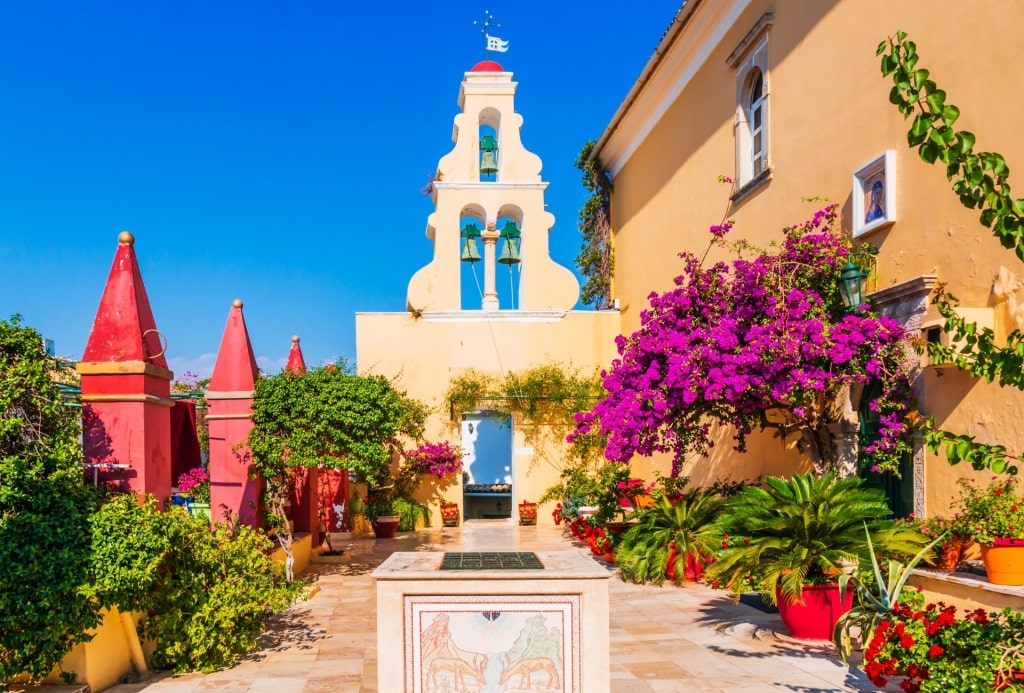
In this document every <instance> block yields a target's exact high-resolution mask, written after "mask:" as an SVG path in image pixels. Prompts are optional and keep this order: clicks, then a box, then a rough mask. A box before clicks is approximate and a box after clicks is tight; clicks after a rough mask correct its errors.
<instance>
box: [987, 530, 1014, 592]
mask: <svg viewBox="0 0 1024 693" xmlns="http://www.w3.org/2000/svg"><path fill="white" fill-rule="evenodd" d="M981 560H982V562H984V564H985V572H986V573H987V574H988V581H989V582H991V583H992V584H993V585H1024V540H1021V539H996V540H995V541H994V542H993V543H992V545H987V544H986V545H982V547H981Z"/></svg>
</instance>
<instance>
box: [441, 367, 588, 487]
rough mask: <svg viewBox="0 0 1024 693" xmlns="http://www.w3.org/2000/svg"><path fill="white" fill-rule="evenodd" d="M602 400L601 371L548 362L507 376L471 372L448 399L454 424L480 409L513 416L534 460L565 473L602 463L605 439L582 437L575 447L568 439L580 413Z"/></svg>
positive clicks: (451, 390) (457, 382) (456, 382)
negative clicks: (534, 456) (567, 468)
mask: <svg viewBox="0 0 1024 693" xmlns="http://www.w3.org/2000/svg"><path fill="white" fill-rule="evenodd" d="M603 396H604V389H603V387H602V385H601V377H600V375H599V374H598V373H596V372H590V373H588V372H584V371H581V370H579V369H576V368H573V367H571V366H563V365H561V364H546V365H542V366H535V367H533V368H530V369H527V370H524V371H519V372H510V373H507V374H506V375H505V376H504V377H503V378H497V377H494V376H492V375H488V374H486V373H481V372H480V371H477V370H472V369H470V370H467V371H465V372H463V373H462V374H460V375H458V376H456V377H455V378H453V379H452V381H451V384H450V385H449V387H448V390H447V392H445V397H444V401H445V402H446V404H447V406H448V407H449V412H450V415H451V421H452V423H453V425H458V423H459V422H461V421H462V419H463V418H464V417H465V416H466V415H467V414H471V413H474V412H480V411H487V412H492V413H495V414H499V415H505V416H508V417H511V418H512V419H513V421H514V422H515V425H516V427H517V430H520V431H522V433H523V438H524V440H525V442H526V444H527V445H530V446H532V447H533V448H534V451H535V454H536V458H535V459H537V460H538V461H543V462H546V463H548V464H550V465H552V466H554V467H555V468H557V469H559V470H562V469H564V468H566V467H569V466H580V465H582V466H584V467H589V466H593V465H595V464H596V463H597V462H599V461H600V460H601V459H603V451H604V445H605V441H604V438H603V437H602V436H600V435H598V434H596V433H594V434H590V435H586V436H578V437H577V438H576V439H575V440H574V441H573V443H572V444H571V445H570V444H569V443H567V442H566V440H565V439H566V436H568V435H569V433H570V432H571V431H572V430H573V429H574V428H575V427H576V419H575V415H576V413H577V412H581V411H587V410H589V409H590V407H592V406H593V405H594V403H595V402H596V401H597V400H598V399H600V398H601V397H603ZM552 455H555V456H556V457H555V458H552Z"/></svg>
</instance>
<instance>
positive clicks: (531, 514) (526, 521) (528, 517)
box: [519, 502, 537, 525]
mask: <svg viewBox="0 0 1024 693" xmlns="http://www.w3.org/2000/svg"><path fill="white" fill-rule="evenodd" d="M519 524H521V525H535V524H537V504H536V503H530V502H524V503H520V504H519Z"/></svg>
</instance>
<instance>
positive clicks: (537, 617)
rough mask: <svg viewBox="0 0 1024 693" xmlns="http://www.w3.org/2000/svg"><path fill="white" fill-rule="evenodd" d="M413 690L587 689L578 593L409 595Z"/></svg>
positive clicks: (408, 676)
mask: <svg viewBox="0 0 1024 693" xmlns="http://www.w3.org/2000/svg"><path fill="white" fill-rule="evenodd" d="M404 599H405V603H404V610H405V656H404V662H405V690H406V691H408V692H410V693H537V692H538V691H551V692H554V691H558V692H559V693H582V691H581V690H580V685H579V682H580V661H579V655H580V652H579V643H580V596H579V595H524V596H522V597H517V596H514V595H512V596H510V595H475V596H456V595H453V596H433V595H430V596H428V595H406V596H405V597H404Z"/></svg>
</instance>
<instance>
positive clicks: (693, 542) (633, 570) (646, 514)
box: [615, 488, 725, 585]
mask: <svg viewBox="0 0 1024 693" xmlns="http://www.w3.org/2000/svg"><path fill="white" fill-rule="evenodd" d="M724 506H725V499H724V498H722V497H721V496H719V495H717V494H713V493H709V492H707V491H704V490H701V489H697V488H695V489H690V490H689V491H687V492H686V493H685V494H683V495H682V496H680V497H678V498H677V499H675V500H670V499H669V498H666V497H662V498H659V499H658V500H657V501H655V503H654V505H653V506H652V507H649V508H644V509H642V510H639V511H638V512H637V513H636V515H635V516H634V517H635V518H636V520H637V523H636V524H635V525H633V526H632V527H630V528H629V529H628V530H627V531H626V533H625V534H624V535H623V537H622V541H621V543H620V544H619V546H618V548H617V549H616V552H615V560H616V562H617V563H618V564H619V572H620V574H621V575H622V578H623V579H624V580H629V581H631V582H636V583H644V582H647V581H651V582H655V583H657V584H659V585H661V584H663V583H664V582H665V577H666V571H667V569H668V568H669V560H670V557H671V561H672V563H673V565H672V570H673V573H674V575H676V576H677V578H676V579H677V581H678V580H679V579H681V578H682V576H683V575H684V572H685V565H686V557H687V556H693V557H694V558H695V559H698V560H703V559H706V558H708V557H710V556H713V555H714V553H715V550H716V549H717V548H718V545H719V543H720V537H719V534H718V531H717V530H716V529H715V526H714V523H715V520H716V519H717V518H718V515H719V513H720V512H721V511H722V508H723V507H724Z"/></svg>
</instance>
